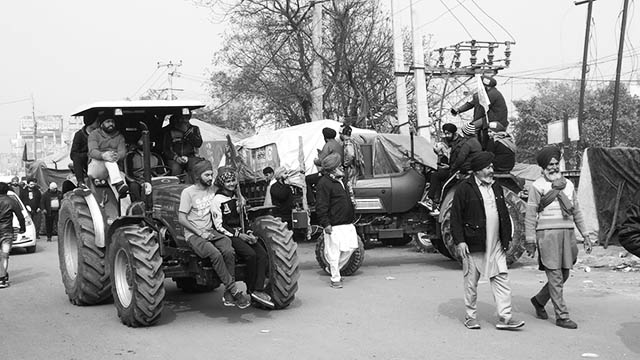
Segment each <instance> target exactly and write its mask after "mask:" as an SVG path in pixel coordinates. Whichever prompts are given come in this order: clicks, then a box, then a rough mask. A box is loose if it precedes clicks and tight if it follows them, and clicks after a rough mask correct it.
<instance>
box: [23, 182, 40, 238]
mask: <svg viewBox="0 0 640 360" xmlns="http://www.w3.org/2000/svg"><path fill="white" fill-rule="evenodd" d="M41 199H42V193H41V192H40V187H39V186H38V184H36V179H34V178H30V179H29V180H27V185H26V186H25V187H24V188H23V189H22V191H21V192H20V200H21V201H22V203H23V204H24V206H25V207H26V208H27V211H28V212H29V215H30V216H31V220H33V225H34V226H35V227H36V239H40V223H41V222H40V200H41Z"/></svg>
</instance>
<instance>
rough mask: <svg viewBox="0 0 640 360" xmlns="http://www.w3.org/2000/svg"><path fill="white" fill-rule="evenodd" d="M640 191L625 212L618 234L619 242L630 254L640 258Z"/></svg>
mask: <svg viewBox="0 0 640 360" xmlns="http://www.w3.org/2000/svg"><path fill="white" fill-rule="evenodd" d="M639 200H640V191H639V192H637V193H636V195H635V196H634V197H633V200H632V201H631V205H630V206H629V208H628V209H627V211H626V212H625V220H624V221H622V223H621V224H620V227H619V232H618V241H620V245H622V247H624V248H625V249H626V250H627V251H628V252H630V253H632V254H633V255H635V256H639V257H640V202H639Z"/></svg>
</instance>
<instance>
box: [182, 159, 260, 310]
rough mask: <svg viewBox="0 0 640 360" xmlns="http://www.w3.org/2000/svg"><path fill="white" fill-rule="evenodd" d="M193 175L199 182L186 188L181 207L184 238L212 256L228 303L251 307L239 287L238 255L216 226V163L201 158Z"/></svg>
mask: <svg viewBox="0 0 640 360" xmlns="http://www.w3.org/2000/svg"><path fill="white" fill-rule="evenodd" d="M192 176H193V178H194V179H196V183H195V184H193V185H191V186H189V187H187V188H185V189H184V190H182V194H181V195H180V207H179V210H178V211H179V212H178V221H179V222H180V225H182V226H183V227H184V238H185V240H186V241H187V243H189V245H190V246H191V248H192V249H193V251H194V252H195V253H196V254H197V255H198V256H200V257H203V258H209V259H211V264H212V266H213V269H214V271H215V272H216V274H217V275H218V277H219V278H220V281H222V283H223V284H224V286H225V291H224V294H223V296H222V301H223V304H224V306H237V307H239V308H240V309H245V308H247V307H249V305H250V300H249V297H248V296H247V295H246V294H244V293H243V292H242V290H240V289H238V287H237V286H236V281H235V279H234V276H235V266H236V257H235V254H234V252H233V248H232V246H231V240H230V239H229V238H228V237H226V236H224V235H222V234H220V233H218V232H217V231H216V230H215V229H213V221H212V217H211V215H212V211H211V210H212V207H213V198H214V197H215V189H214V187H213V186H211V185H213V166H212V165H211V163H210V162H209V161H208V160H201V161H200V162H198V163H196V164H194V165H193V170H192Z"/></svg>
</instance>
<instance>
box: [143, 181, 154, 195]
mask: <svg viewBox="0 0 640 360" xmlns="http://www.w3.org/2000/svg"><path fill="white" fill-rule="evenodd" d="M142 186H144V194H145V195H147V196H148V195H151V192H152V191H153V187H152V186H151V183H148V182H146V183H144V184H143V185H142Z"/></svg>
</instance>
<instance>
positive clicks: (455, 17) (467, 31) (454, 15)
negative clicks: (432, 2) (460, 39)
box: [440, 0, 473, 39]
mask: <svg viewBox="0 0 640 360" xmlns="http://www.w3.org/2000/svg"><path fill="white" fill-rule="evenodd" d="M440 2H441V3H442V5H444V7H445V8H447V11H449V13H450V14H451V16H453V18H454V19H456V21H457V22H458V24H460V26H462V28H463V29H464V31H465V32H466V33H467V35H469V37H470V38H472V39H473V35H471V33H470V32H469V30H467V28H466V27H465V26H464V24H463V23H462V21H460V19H458V17H457V16H456V14H454V13H453V11H451V9H449V6H447V4H446V3H445V2H444V1H443V0H440Z"/></svg>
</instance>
